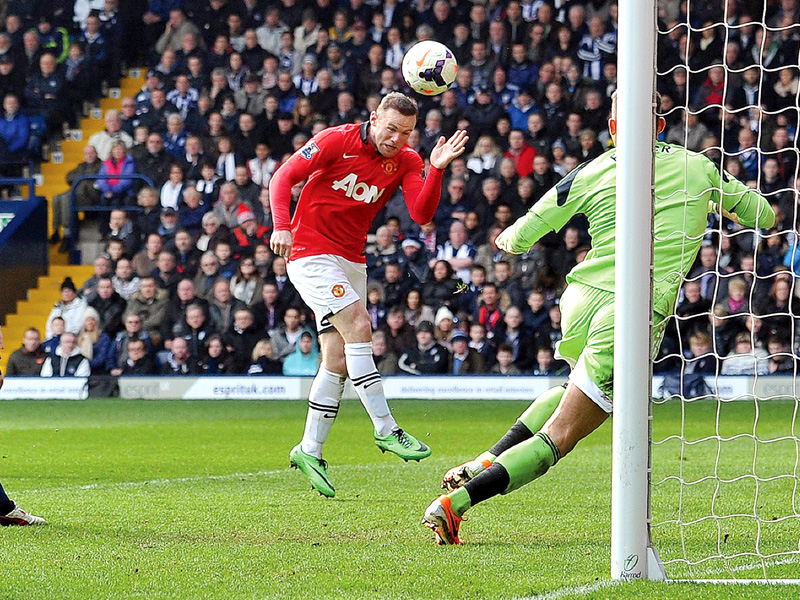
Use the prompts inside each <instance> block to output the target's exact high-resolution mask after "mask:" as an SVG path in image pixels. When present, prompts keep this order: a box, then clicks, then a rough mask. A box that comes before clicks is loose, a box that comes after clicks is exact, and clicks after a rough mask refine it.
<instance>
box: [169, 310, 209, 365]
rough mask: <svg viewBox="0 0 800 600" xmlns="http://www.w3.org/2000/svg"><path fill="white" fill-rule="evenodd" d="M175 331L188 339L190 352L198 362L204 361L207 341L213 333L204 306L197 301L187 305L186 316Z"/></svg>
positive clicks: (187, 343)
mask: <svg viewBox="0 0 800 600" xmlns="http://www.w3.org/2000/svg"><path fill="white" fill-rule="evenodd" d="M175 333H176V335H178V336H180V337H182V338H183V339H184V340H186V345H187V347H188V349H189V354H191V355H192V356H193V357H194V358H195V360H197V361H198V362H200V361H202V359H203V355H204V354H205V350H206V343H207V341H208V339H209V337H211V334H212V333H213V330H212V329H211V326H210V324H209V323H208V319H207V317H206V311H205V309H204V307H203V306H201V305H200V304H195V303H192V304H190V305H189V306H187V307H186V314H185V318H184V320H183V321H182V322H181V323H179V324H178V325H177V326H176V327H175Z"/></svg>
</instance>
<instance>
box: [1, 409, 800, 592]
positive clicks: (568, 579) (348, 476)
mask: <svg viewBox="0 0 800 600" xmlns="http://www.w3.org/2000/svg"><path fill="white" fill-rule="evenodd" d="M0 406H1V407H2V410H3V418H2V420H0V439H2V445H1V447H0V450H1V452H2V454H1V456H2V458H1V459H0V480H2V482H3V484H4V485H5V487H6V488H7V490H8V492H9V495H10V496H11V497H12V498H14V499H16V500H17V501H18V502H19V503H20V505H21V506H22V507H23V508H25V509H27V510H30V511H31V512H33V513H34V514H38V515H41V516H43V517H45V518H46V519H47V520H48V521H49V522H50V524H49V525H48V526H45V527H41V528H22V527H18V528H13V527H8V528H2V529H0V556H2V567H1V568H0V599H3V600H5V599H9V600H11V599H13V600H22V599H29V598H42V599H48V600H51V599H55V598H58V599H61V598H69V599H72V598H74V599H81V600H86V599H101V598H114V599H116V598H126V599H127V598H147V599H160V598H164V599H167V598H169V599H183V598H186V599H200V598H202V599H216V598H219V599H225V600H234V599H236V600H238V599H251V598H252V599H256V598H258V599H272V598H286V599H305V598H309V599H312V598H313V599H317V598H347V599H351V598H352V599H362V598H363V599H375V598H390V599H429V598H430V599H434V598H435V599H451V598H452V599H458V600H462V599H472V598H486V599H510V598H530V597H533V598H551V599H560V598H592V599H600V598H641V599H647V600H656V599H670V600H671V599H673V598H692V599H694V598H696V599H722V598H724V599H725V600H732V599H750V598H775V599H778V598H780V599H781V600H783V599H785V598H797V597H800V587H785V586H772V585H771V586H764V585H758V586H754V585H750V586H742V585H736V586H728V585H725V586H712V585H705V584H681V583H675V584H669V585H666V584H658V583H653V582H636V583H631V584H619V585H614V584H612V583H611V582H610V578H609V561H610V550H609V547H610V520H611V518H610V507H611V498H610V473H611V466H610V465H611V427H610V425H609V424H606V425H605V426H603V427H602V428H601V429H600V430H599V431H597V432H595V434H593V435H592V436H591V437H590V438H588V439H587V440H585V441H584V442H582V443H581V444H580V445H579V446H578V448H577V449H576V451H575V452H574V454H572V455H570V456H569V457H567V458H566V459H565V460H564V461H562V462H561V463H559V465H557V467H556V468H555V469H553V470H552V471H551V472H550V473H549V474H548V475H547V476H546V477H544V478H542V479H541V480H539V481H537V482H535V483H534V484H532V485H530V486H528V487H527V488H525V489H523V490H521V491H519V492H516V493H514V494H511V495H509V496H504V497H498V498H495V499H492V500H491V501H488V502H486V503H484V504H482V505H479V506H477V507H475V508H474V509H473V510H472V511H470V513H469V517H470V518H469V520H468V521H466V522H465V523H464V525H463V527H462V537H463V539H464V540H465V542H466V544H465V545H464V546H461V547H437V546H435V545H434V544H433V542H432V537H431V535H430V532H428V531H427V530H426V529H425V528H424V527H423V526H422V525H420V518H421V515H422V512H423V510H424V508H425V507H426V506H427V505H428V503H429V502H430V501H431V500H433V499H434V498H435V497H436V496H437V494H438V485H439V482H440V481H441V476H442V474H443V472H444V471H445V470H446V469H447V468H449V467H451V466H453V465H454V464H457V463H458V462H461V461H463V460H465V459H469V458H472V457H473V456H474V455H475V454H477V453H478V452H480V451H482V450H484V449H486V448H487V447H489V446H490V445H491V444H492V443H493V442H494V441H495V440H496V439H497V438H499V437H500V436H501V435H502V434H503V433H505V431H506V429H507V428H508V427H509V426H510V425H511V424H512V423H513V422H514V419H515V418H516V417H517V416H518V415H519V413H520V412H521V411H522V410H523V409H524V407H525V406H526V404H525V403H521V402H494V403H492V402H432V401H431V402H422V401H402V402H401V401H397V402H394V403H393V408H394V412H395V415H396V416H397V418H398V421H399V422H400V423H401V424H402V425H403V426H404V427H406V428H407V429H408V430H409V431H410V432H412V433H414V434H415V435H417V436H419V437H421V438H422V439H423V440H424V441H426V442H427V443H429V444H430V446H431V447H432V448H433V456H432V457H431V458H430V459H428V460H425V461H423V462H421V463H419V464H417V463H408V464H405V463H403V462H402V461H401V460H399V459H397V458H396V457H393V456H390V455H388V454H387V455H382V454H381V453H380V452H379V451H378V450H377V448H375V447H374V445H373V444H372V440H371V427H370V423H369V420H368V418H367V416H366V414H365V413H364V411H363V409H362V408H361V406H360V405H359V404H358V403H357V402H355V401H346V402H345V403H344V405H343V408H342V410H341V412H340V415H339V418H338V420H337V423H336V426H335V427H334V429H333V432H332V434H331V438H330V440H329V443H328V445H327V446H326V458H327V459H328V461H329V462H330V465H331V468H330V474H331V477H332V479H333V481H334V483H335V485H336V489H337V497H336V498H335V499H333V500H328V499H325V498H322V497H320V496H318V495H317V494H315V493H312V492H311V491H310V489H309V486H308V485H307V484H306V482H305V480H304V478H303V477H302V476H301V475H300V474H299V473H298V472H295V471H292V470H290V469H289V468H288V459H287V456H288V452H289V450H290V449H291V447H292V446H293V445H294V444H295V443H296V442H297V441H298V440H299V438H300V436H301V433H302V428H303V423H304V419H305V411H306V408H305V403H304V402H299V401H298V402H270V403H267V402H178V401H176V402H161V401H123V400H90V401H85V402H16V401H15V402H4V403H2V404H0ZM776 406H778V407H779V408H778V409H776V410H775V411H773V412H772V413H771V412H770V411H769V410H766V409H762V411H761V420H760V428H761V429H760V430H759V434H763V435H768V434H771V433H780V432H782V431H784V430H786V429H787V428H788V427H790V426H791V422H792V421H793V419H794V417H793V411H792V409H793V407H794V404H793V403H791V402H786V403H778V404H777V405H776ZM691 410H692V417H691V421H690V423H689V425H688V427H689V431H688V433H690V434H691V435H693V436H697V437H698V439H700V438H702V437H703V436H704V435H705V434H706V433H707V432H706V430H707V429H708V427H709V425H708V420H709V418H710V419H711V422H712V423H713V420H714V418H715V405H714V404H713V403H708V404H707V405H706V406H705V407H703V406H701V405H697V406H692V407H691ZM657 411H658V412H657V419H656V433H657V434H660V433H663V432H666V431H667V430H669V429H675V428H677V427H678V417H679V412H680V411H679V407H677V406H673V405H670V406H665V407H658V408H657ZM725 411H726V412H725V417H724V420H725V422H726V423H728V424H730V426H731V427H733V426H734V424H736V422H737V421H740V423H738V425H739V426H740V427H742V428H743V431H751V432H752V428H753V405H752V404H749V403H746V402H745V403H741V404H740V405H736V406H734V405H731V406H726V407H725ZM687 415H688V413H687ZM787 419H788V424H787ZM662 429H663V431H662ZM730 451H731V453H732V456H733V458H732V459H731V461H730V464H727V463H726V464H725V465H723V466H725V468H731V469H733V468H734V467H735V466H736V465H745V466H747V465H748V461H749V464H750V466H752V463H753V457H752V455H751V454H752V448H750V447H746V444H745V443H743V444H742V447H738V446H736V445H735V444H734V445H733V447H732V448H731V449H730ZM657 452H661V453H663V455H664V457H665V460H674V461H675V462H676V464H681V463H683V464H684V465H685V466H686V471H685V475H686V476H687V477H690V476H692V472H691V470H692V469H699V468H700V467H699V465H701V464H702V463H703V462H704V461H705V462H707V461H708V460H711V461H712V464H713V462H714V457H715V456H716V455H717V451H716V448H712V444H708V445H705V444H698V445H697V446H696V447H693V448H692V451H691V452H687V453H684V455H683V456H681V454H680V449H679V448H677V447H674V446H672V445H670V444H665V445H663V446H662V447H661V448H660V449H659V450H657ZM748 452H750V453H751V454H750V455H748ZM737 453H738V454H737ZM723 454H724V453H723ZM657 456H658V455H657ZM737 457H738V458H737ZM764 458H765V459H766V462H767V463H768V465H773V464H774V463H775V462H776V461H777V462H778V463H781V462H783V463H786V464H784V465H778V466H780V467H782V468H788V469H789V470H788V471H786V472H791V469H792V466H793V465H794V461H795V446H794V444H793V443H792V447H791V448H789V447H788V445H787V446H781V447H780V448H775V449H774V452H772V453H771V454H768V455H767V456H765V457H764ZM726 459H727V455H726ZM757 462H758V460H757ZM759 464H760V463H759ZM768 465H767V464H765V466H764V468H765V469H768V468H771V467H769V466H768ZM706 466H707V464H706ZM776 468H778V467H777V466H776ZM772 492H773V493H774V495H777V496H778V497H777V498H771V499H770V498H766V497H764V495H763V494H762V498H761V501H762V502H766V503H769V502H774V503H776V504H781V502H782V503H783V504H785V503H786V502H785V500H786V499H785V498H783V496H782V494H785V492H786V490H784V489H775V490H772ZM657 493H658V494H661V497H660V499H659V500H658V501H659V502H661V503H662V505H661V506H660V509H661V510H662V511H663V512H664V513H665V514H667V515H669V514H670V510H674V508H671V507H674V506H675V505H676V504H675V503H676V502H677V492H676V491H675V490H674V489H672V488H671V487H670V486H669V485H665V486H661V490H659V491H658V492H657ZM748 493H751V490H748V489H743V490H731V491H729V492H726V493H725V494H722V497H724V498H726V499H735V498H737V497H738V496H737V495H739V496H741V497H742V498H747V497H748V496H747V494H748ZM748 501H749V500H748ZM757 501H758V499H757ZM703 502H704V501H703V500H702V499H699V498H694V497H688V496H687V498H686V506H687V508H686V511H687V512H686V513H685V514H684V516H690V511H691V510H698V511H699V510H702V509H704V508H705V507H704V506H703ZM750 502H751V503H752V501H750ZM789 504H790V505H791V499H789ZM716 508H717V509H720V505H717V506H716ZM784 508H785V506H776V507H775V510H776V511H777V510H782V509H784ZM770 509H772V507H770ZM731 527H732V531H733V532H734V533H733V535H729V540H730V541H731V543H733V542H734V541H737V540H739V539H741V538H742V537H743V536H744V534H742V535H740V534H739V531H738V530H736V524H735V523H734V524H731ZM795 527H796V525H795ZM662 529H663V531H662V532H659V534H660V535H662V542H663V547H665V548H666V549H668V550H669V551H670V552H673V551H676V550H677V551H679V550H680V541H679V538H678V537H677V535H678V533H677V530H676V529H677V528H675V527H664V528H662ZM692 533H697V534H698V535H691V536H688V537H687V539H688V540H694V541H693V542H692V543H696V544H698V545H702V544H704V543H709V541H710V542H711V543H714V544H716V539H717V538H716V532H715V531H714V532H709V531H705V532H704V531H698V532H694V531H693V532H692ZM687 535H688V534H687ZM783 535H786V536H787V537H786V539H784V540H782V541H783V542H785V543H787V544H788V547H789V548H790V549H791V548H793V549H794V550H797V543H798V537H796V536H795V537H794V538H793V539H792V538H791V536H792V535H793V532H792V531H791V530H790V531H788V532H786V531H782V532H780V535H779V536H778V537H781V536H783ZM726 543H728V542H726ZM696 549H697V548H694V547H692V548H689V550H690V551H691V552H694V551H695V550H696ZM791 558H792V557H790V559H791ZM750 562H752V561H750ZM741 564H742V563H741V561H740V562H738V563H736V564H735V565H733V568H735V569H739V570H738V571H737V573H736V574H737V576H740V577H744V576H750V577H757V576H758V575H759V572H758V570H755V571H753V572H747V570H746V566H745V567H741ZM703 568H704V569H705V570H704V571H703V572H702V573H700V574H701V575H703V576H705V577H708V578H717V577H729V575H728V574H727V573H725V572H724V566H718V567H715V566H714V565H705V566H704V567H703ZM715 568H717V571H714V569H715ZM798 572H800V562H792V561H791V560H788V561H783V564H778V565H777V566H776V567H775V571H774V575H775V576H776V577H787V578H789V577H798V575H797V573H798Z"/></svg>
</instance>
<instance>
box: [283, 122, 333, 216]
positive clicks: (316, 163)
mask: <svg viewBox="0 0 800 600" xmlns="http://www.w3.org/2000/svg"><path fill="white" fill-rule="evenodd" d="M335 133H336V131H335V130H327V131H321V132H320V133H318V134H317V135H315V136H314V137H313V138H311V140H309V141H308V142H307V143H306V145H305V146H303V147H302V148H300V150H298V151H297V152H295V153H294V154H292V156H290V157H289V159H288V160H287V161H286V162H285V163H283V164H282V165H281V166H280V167H278V168H277V170H276V171H275V173H274V174H273V175H272V178H271V179H270V180H269V205H270V209H271V211H272V223H273V225H274V227H275V231H289V230H291V216H290V214H289V206H290V205H291V201H292V188H293V187H294V186H295V185H297V184H298V183H300V182H301V181H303V180H305V179H308V178H309V176H310V175H311V174H312V173H313V172H314V171H317V170H319V169H322V168H324V167H325V165H326V164H327V162H328V160H329V157H328V156H327V154H328V153H326V152H325V148H326V147H333V146H334V145H335V144H336V142H335V140H327V142H326V139H327V138H329V137H331V135H332V134H335Z"/></svg>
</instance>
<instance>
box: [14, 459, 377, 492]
mask: <svg viewBox="0 0 800 600" xmlns="http://www.w3.org/2000/svg"><path fill="white" fill-rule="evenodd" d="M386 468H387V467H386V465H380V464H363V465H338V466H337V467H336V470H337V471H345V470H356V469H357V470H369V469H386ZM285 473H291V471H290V470H289V467H288V466H287V467H286V468H285V469H272V470H269V471H256V472H254V473H228V474H226V475H197V476H195V477H173V478H171V479H145V480H142V481H117V482H115V481H104V482H98V483H85V484H74V485H62V486H59V487H52V488H43V489H28V490H26V489H20V490H19V491H20V492H24V493H26V494H44V493H52V492H68V491H74V490H100V489H114V488H126V487H128V488H130V487H143V486H154V485H171V484H175V483H192V482H195V481H228V480H232V479H239V478H242V477H264V476H271V475H282V474H285Z"/></svg>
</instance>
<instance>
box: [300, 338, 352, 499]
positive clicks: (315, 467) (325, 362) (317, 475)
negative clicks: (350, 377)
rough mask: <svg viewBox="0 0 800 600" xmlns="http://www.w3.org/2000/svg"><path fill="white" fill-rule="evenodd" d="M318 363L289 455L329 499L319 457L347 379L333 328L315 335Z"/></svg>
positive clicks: (341, 347) (324, 464)
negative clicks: (298, 434)
mask: <svg viewBox="0 0 800 600" xmlns="http://www.w3.org/2000/svg"><path fill="white" fill-rule="evenodd" d="M319 343H320V347H321V349H322V364H321V365H320V368H319V371H318V372H317V375H316V377H314V382H313V383H312V384H311V391H310V392H309V395H308V414H307V415H306V426H305V429H304V431H303V439H302V441H301V442H300V443H299V444H298V445H297V446H295V447H294V448H293V449H292V451H291V453H290V454H289V460H290V464H291V465H292V466H293V467H296V468H298V469H300V471H301V472H302V473H303V474H304V475H305V476H306V477H307V478H308V480H309V481H310V482H311V486H312V487H313V488H314V489H315V490H317V491H318V492H319V493H320V494H322V495H324V496H328V497H329V498H332V497H333V496H334V495H335V494H336V491H335V489H334V486H333V482H332V481H331V479H330V476H329V475H328V465H327V462H325V461H324V460H322V446H323V444H325V441H326V440H327V439H328V434H329V433H330V431H331V428H332V427H333V422H334V420H335V419H336V415H337V414H338V413H339V404H340V402H341V400H342V392H343V391H344V383H345V381H346V380H347V375H346V374H345V373H346V370H345V364H344V340H342V337H341V336H340V335H339V334H338V333H337V332H336V330H335V329H328V331H324V332H323V333H320V335H319Z"/></svg>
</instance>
